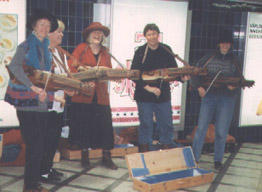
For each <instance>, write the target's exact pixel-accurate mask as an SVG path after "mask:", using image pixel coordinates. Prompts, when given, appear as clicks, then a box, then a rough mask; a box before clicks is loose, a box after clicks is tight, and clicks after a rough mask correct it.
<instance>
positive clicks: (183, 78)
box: [181, 75, 191, 82]
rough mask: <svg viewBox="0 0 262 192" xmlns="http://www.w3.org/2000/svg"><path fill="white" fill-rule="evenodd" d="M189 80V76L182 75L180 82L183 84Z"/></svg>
mask: <svg viewBox="0 0 262 192" xmlns="http://www.w3.org/2000/svg"><path fill="white" fill-rule="evenodd" d="M190 79H191V77H190V75H183V76H182V77H181V80H182V81H183V82H185V81H188V80H190Z"/></svg>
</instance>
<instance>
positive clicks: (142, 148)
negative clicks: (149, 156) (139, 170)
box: [139, 144, 149, 153]
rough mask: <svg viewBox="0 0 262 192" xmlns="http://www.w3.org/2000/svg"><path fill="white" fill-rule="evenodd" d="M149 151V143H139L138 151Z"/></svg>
mask: <svg viewBox="0 0 262 192" xmlns="http://www.w3.org/2000/svg"><path fill="white" fill-rule="evenodd" d="M147 151H149V145H148V144H141V145H139V152H140V153H144V152H147Z"/></svg>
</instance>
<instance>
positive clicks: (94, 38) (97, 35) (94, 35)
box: [88, 30, 104, 44]
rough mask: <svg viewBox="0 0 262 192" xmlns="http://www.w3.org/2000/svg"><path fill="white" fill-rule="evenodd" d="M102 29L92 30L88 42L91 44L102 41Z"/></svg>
mask: <svg viewBox="0 0 262 192" xmlns="http://www.w3.org/2000/svg"><path fill="white" fill-rule="evenodd" d="M103 36H104V33H103V31H100V30H96V31H92V32H91V33H90V34H89V36H88V42H89V43H91V44H100V43H101V42H102V41H103Z"/></svg>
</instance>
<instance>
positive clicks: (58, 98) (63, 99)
mask: <svg viewBox="0 0 262 192" xmlns="http://www.w3.org/2000/svg"><path fill="white" fill-rule="evenodd" d="M54 100H55V101H57V102H60V103H61V107H64V106H65V102H66V101H65V98H64V97H61V96H55V97H54Z"/></svg>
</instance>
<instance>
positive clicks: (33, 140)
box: [5, 9, 58, 192]
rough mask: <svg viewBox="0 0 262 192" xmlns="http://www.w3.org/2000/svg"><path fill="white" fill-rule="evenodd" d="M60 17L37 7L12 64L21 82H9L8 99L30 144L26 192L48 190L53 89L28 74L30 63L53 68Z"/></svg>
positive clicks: (26, 142)
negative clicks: (45, 173) (45, 175)
mask: <svg viewBox="0 0 262 192" xmlns="http://www.w3.org/2000/svg"><path fill="white" fill-rule="evenodd" d="M57 25H58V24H57V20H56V18H55V17H54V16H52V15H51V14H50V13H48V12H47V11H45V10H42V9H41V10H37V11H36V12H35V14H33V15H32V16H31V18H30V21H29V22H28V28H29V29H31V30H32V33H31V34H30V35H29V36H28V37H27V39H26V40H25V41H24V42H23V43H21V44H20V45H19V46H18V47H17V50H16V53H15V55H14V57H13V59H12V61H11V63H10V65H9V66H8V69H9V70H10V72H11V73H12V74H13V75H14V77H15V78H16V79H17V80H18V81H19V82H20V83H21V84H14V83H11V82H10V84H9V87H8V91H7V94H6V97H5V100H6V101H7V102H9V103H11V104H12V105H14V106H15V107H16V111H17V117H18V120H19V123H20V129H21V134H22V137H23V139H24V142H25V145H26V164H25V173H24V189H23V191H24V192H30V191H35V192H48V190H47V189H45V188H43V187H41V185H40V184H39V181H40V174H41V166H42V161H43V160H44V159H45V155H46V153H47V151H48V149H47V148H46V146H47V145H46V144H47V143H48V141H49V139H48V137H49V136H48V134H47V129H49V123H50V121H49V117H50V116H49V114H50V113H49V112H48V109H49V108H50V107H51V105H52V101H53V99H52V98H53V93H52V92H50V93H47V91H46V90H45V89H44V88H40V87H37V86H35V85H34V84H33V83H32V82H31V81H30V80H29V78H28V77H27V75H26V73H25V71H24V68H25V67H26V66H30V67H33V68H35V69H40V70H45V71H49V70H50V68H51V54H50V52H49V51H48V46H49V40H48V38H47V35H48V33H49V32H52V31H54V30H56V28H57Z"/></svg>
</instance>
